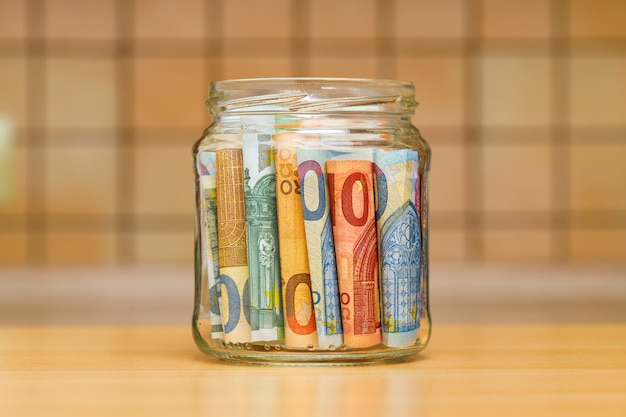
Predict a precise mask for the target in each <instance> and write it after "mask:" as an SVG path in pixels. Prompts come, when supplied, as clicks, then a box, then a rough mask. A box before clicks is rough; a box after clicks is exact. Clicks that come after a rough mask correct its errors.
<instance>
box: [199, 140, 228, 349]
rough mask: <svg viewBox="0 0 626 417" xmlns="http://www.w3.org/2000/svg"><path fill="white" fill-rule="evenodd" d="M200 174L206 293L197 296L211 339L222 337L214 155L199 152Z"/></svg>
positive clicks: (203, 273)
mask: <svg viewBox="0 0 626 417" xmlns="http://www.w3.org/2000/svg"><path fill="white" fill-rule="evenodd" d="M197 169H198V171H199V173H200V188H201V191H202V192H201V197H202V200H201V208H202V214H203V215H202V217H201V219H202V221H201V222H202V230H203V231H204V233H203V234H202V235H203V236H204V239H203V240H202V249H203V253H204V256H203V257H202V259H203V260H204V262H203V265H202V266H203V271H202V272H201V273H202V279H203V281H204V280H206V283H204V286H205V287H207V288H208V289H209V291H208V292H203V293H202V294H201V300H200V305H201V306H202V307H203V308H208V309H209V319H210V320H209V321H210V326H211V337H213V338H223V337H224V332H223V327H222V318H221V316H220V309H221V307H220V304H221V294H220V292H221V288H220V285H219V279H218V277H219V263H218V257H219V255H218V252H219V250H218V241H217V189H216V187H217V184H216V181H217V175H216V174H217V169H216V167H215V152H208V151H204V152H200V154H199V155H198V167H197Z"/></svg>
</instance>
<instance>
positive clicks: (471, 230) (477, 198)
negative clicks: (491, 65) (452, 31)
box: [463, 0, 484, 261]
mask: <svg viewBox="0 0 626 417" xmlns="http://www.w3.org/2000/svg"><path fill="white" fill-rule="evenodd" d="M464 7H465V10H464V25H465V40H464V44H463V77H464V79H465V80H464V85H465V91H464V102H463V106H464V119H465V135H464V136H465V140H464V141H463V147H464V149H465V161H464V162H465V166H464V169H463V171H464V179H465V181H464V185H465V195H464V198H465V204H466V211H465V214H464V225H463V233H465V245H464V258H465V260H467V261H482V259H483V256H484V250H483V246H484V235H483V222H484V219H483V213H482V210H481V209H482V195H483V190H482V172H481V163H482V158H481V147H480V136H481V131H482V126H481V123H480V120H481V91H480V90H481V84H480V79H481V67H480V64H479V62H480V61H479V59H478V57H479V54H480V50H481V44H480V41H479V39H480V38H479V37H480V8H481V4H480V0H469V1H466V2H465V3H464Z"/></svg>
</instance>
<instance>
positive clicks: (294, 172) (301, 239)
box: [274, 132, 317, 347]
mask: <svg viewBox="0 0 626 417" xmlns="http://www.w3.org/2000/svg"><path fill="white" fill-rule="evenodd" d="M274 138H275V143H274V146H275V159H276V204H277V209H278V210H277V211H278V235H279V239H280V245H279V246H280V272H281V278H282V293H283V305H284V314H285V318H286V321H285V344H286V345H288V346H294V347H307V346H317V333H316V325H315V311H314V309H313V299H312V294H311V276H310V270H309V258H308V254H307V245H306V238H305V231H304V214H303V211H302V199H301V197H300V181H299V179H298V166H297V159H296V147H295V144H294V139H295V138H294V137H293V135H292V134H291V133H289V132H284V133H278V134H276V135H275V137H274Z"/></svg>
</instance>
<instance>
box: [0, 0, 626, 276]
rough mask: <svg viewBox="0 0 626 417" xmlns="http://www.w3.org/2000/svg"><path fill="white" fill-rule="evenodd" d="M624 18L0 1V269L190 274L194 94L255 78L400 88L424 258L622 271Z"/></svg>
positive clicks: (490, 10) (547, 11)
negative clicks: (425, 212) (405, 97)
mask: <svg viewBox="0 0 626 417" xmlns="http://www.w3.org/2000/svg"><path fill="white" fill-rule="evenodd" d="M625 22H626V1H623V0H482V1H479V0H472V1H461V0H393V1H388V0H206V1H201V0H186V1H174V0H0V113H1V114H4V117H5V122H1V121H0V124H2V125H5V126H4V128H3V127H2V126H0V131H1V130H2V129H4V130H7V123H6V119H7V118H8V119H9V120H11V121H12V123H11V124H12V125H13V126H14V135H12V136H13V139H12V140H8V139H6V138H4V139H3V138H1V137H0V265H33V264H36V265H58V264H63V265H68V264H83V265H84V264H87V265H114V264H154V263H190V262H192V254H193V250H192V245H193V227H194V221H193V177H192V170H191V151H190V149H191V146H192V143H193V142H194V141H195V140H196V139H197V138H198V137H199V135H200V134H201V132H202V129H203V128H204V127H205V126H206V125H208V124H209V122H210V118H209V116H208V112H207V110H206V109H205V107H204V104H203V103H204V100H205V99H206V96H207V86H208V83H209V82H210V81H212V80H218V79H226V78H241V77H268V76H322V77H331V76H339V77H377V78H398V79H405V80H410V81H413V82H414V83H415V86H416V96H417V100H418V101H419V102H420V106H419V107H418V109H417V111H416V115H415V117H414V122H415V124H416V125H417V126H418V127H419V128H420V130H421V131H422V133H423V135H424V136H425V137H426V138H427V140H428V141H429V142H430V143H431V145H432V148H433V152H434V160H433V168H432V175H431V257H432V259H433V260H434V261H437V262H443V261H478V262H493V261H498V262H501V261H521V262H525V261H528V262H578V261H617V262H624V261H626V23H625ZM0 135H1V134H0ZM4 136H7V135H4ZM9 136H10V135H9Z"/></svg>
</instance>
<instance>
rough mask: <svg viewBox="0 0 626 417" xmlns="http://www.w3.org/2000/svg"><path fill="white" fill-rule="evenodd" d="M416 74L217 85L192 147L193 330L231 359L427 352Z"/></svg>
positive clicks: (380, 358) (325, 359)
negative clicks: (404, 78)
mask: <svg viewBox="0 0 626 417" xmlns="http://www.w3.org/2000/svg"><path fill="white" fill-rule="evenodd" d="M413 90H414V88H413V84H411V83H409V82H401V81H391V80H370V79H315V78H275V79H274V78H267V79H247V80H246V79H243V80H229V81H219V82H215V83H212V84H211V88H210V98H209V100H208V101H207V103H208V106H209V108H210V110H211V114H212V116H213V123H212V124H211V126H209V127H208V128H207V129H206V130H205V131H204V134H203V137H202V138H201V139H200V140H198V141H197V142H196V143H195V145H194V148H193V156H194V171H195V187H196V188H195V190H196V192H195V193H196V244H195V259H196V263H195V306H194V307H195V308H194V315H193V334H194V338H195V340H196V343H197V345H198V347H199V348H200V350H201V351H203V352H205V353H208V354H211V355H214V356H217V357H219V358H221V359H224V360H227V361H231V362H245V363H264V364H267V363H276V364H298V363H317V364H321V363H326V364H365V363H378V362H388V361H395V360H399V359H401V358H404V357H407V356H410V355H414V354H416V353H417V352H419V351H420V350H422V349H423V348H424V347H425V346H426V344H427V342H428V339H429V336H430V328H431V326H430V314H429V308H428V171H429V166H430V147H429V146H428V144H427V143H426V141H425V140H424V139H423V138H422V137H421V136H420V133H419V131H418V130H417V129H416V128H415V127H414V126H412V124H411V116H412V115H413V111H414V109H415V107H416V105H417V103H416V102H415V101H414V94H413Z"/></svg>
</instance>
